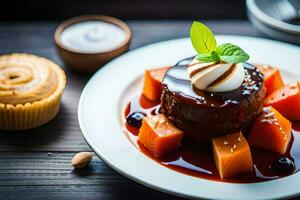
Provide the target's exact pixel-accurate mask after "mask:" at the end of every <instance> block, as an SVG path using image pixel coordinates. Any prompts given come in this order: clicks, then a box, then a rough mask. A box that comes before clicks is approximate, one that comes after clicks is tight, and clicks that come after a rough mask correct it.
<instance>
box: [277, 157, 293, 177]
mask: <svg viewBox="0 0 300 200" xmlns="http://www.w3.org/2000/svg"><path fill="white" fill-rule="evenodd" d="M271 169H272V170H273V171H274V172H276V173H279V174H291V173H293V171H294V170H295V164H294V162H293V161H292V160H290V159H289V158H287V157H281V158H279V159H277V160H275V161H274V162H273V163H272V164H271Z"/></svg>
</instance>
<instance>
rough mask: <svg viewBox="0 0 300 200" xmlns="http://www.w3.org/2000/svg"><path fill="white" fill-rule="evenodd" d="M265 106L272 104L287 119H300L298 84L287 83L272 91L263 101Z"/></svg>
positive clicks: (299, 89) (299, 88) (299, 86)
mask: <svg viewBox="0 0 300 200" xmlns="http://www.w3.org/2000/svg"><path fill="white" fill-rule="evenodd" d="M264 105H265V106H272V107H273V108H275V109H276V110H278V112H280V113H281V114H282V115H283V116H285V117H286V118H288V119H289V120H300V85H299V83H298V82H297V83H292V84H287V85H285V86H283V87H281V88H279V89H277V90H275V91H274V92H272V93H271V94H270V95H269V96H267V98H266V99H265V101H264Z"/></svg>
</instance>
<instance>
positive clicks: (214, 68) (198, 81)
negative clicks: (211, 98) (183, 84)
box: [187, 59, 245, 92]
mask: <svg viewBox="0 0 300 200" xmlns="http://www.w3.org/2000/svg"><path fill="white" fill-rule="evenodd" d="M187 71H188V74H189V78H190V80H191V82H192V85H193V86H194V87H196V88H197V89H200V90H206V91H209V92H227V91H231V90H235V89H237V88H239V87H240V86H241V85H242V83H243V80H244V77H245V71H244V67H243V65H242V63H238V64H228V63H213V62H208V63H207V62H202V61H198V60H197V59H194V60H193V61H192V62H191V63H190V64H189V65H188V68H187Z"/></svg>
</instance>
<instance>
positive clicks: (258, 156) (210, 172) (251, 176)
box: [123, 96, 300, 183]
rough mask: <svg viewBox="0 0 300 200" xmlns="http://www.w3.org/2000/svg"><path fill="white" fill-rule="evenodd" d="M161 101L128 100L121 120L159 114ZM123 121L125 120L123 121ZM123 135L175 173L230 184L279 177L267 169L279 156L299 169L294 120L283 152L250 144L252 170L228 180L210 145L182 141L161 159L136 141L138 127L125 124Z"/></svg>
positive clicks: (299, 137)
mask: <svg viewBox="0 0 300 200" xmlns="http://www.w3.org/2000/svg"><path fill="white" fill-rule="evenodd" d="M159 103H160V102H151V101H149V100H147V99H146V98H145V97H143V96H141V97H135V98H134V99H133V100H132V101H131V102H129V103H128V105H127V107H126V109H125V113H124V116H123V117H124V119H125V118H126V116H128V115H130V114H131V113H133V112H142V113H145V114H146V115H147V116H150V115H155V114H158V111H159V108H160V104H159ZM124 121H125V120H124ZM124 126H125V127H126V134H128V136H129V139H130V140H131V142H132V143H133V144H135V145H136V147H137V148H138V149H139V150H140V151H141V152H143V153H144V154H145V155H147V156H149V157H150V158H152V159H153V160H155V161H156V162H158V163H159V164H161V165H163V166H165V167H168V168H170V169H172V170H175V171H177V172H180V173H183V174H186V175H190V176H194V177H198V178H204V179H209V180H214V181H222V182H231V183H255V182H262V181H267V180H272V179H276V178H280V177H282V175H279V174H276V173H275V172H273V171H272V170H271V168H270V165H271V163H272V162H273V161H274V160H276V159H278V158H280V157H283V156H285V157H288V158H290V159H291V160H292V161H294V163H295V171H294V173H296V172H298V171H299V169H300V122H298V123H296V122H294V123H293V133H292V139H291V142H290V144H289V147H288V150H287V152H286V153H285V154H284V155H280V154H277V153H273V152H269V151H265V150H262V149H258V148H254V147H251V154H252V158H253V162H254V169H255V170H254V172H253V173H248V174H243V175H239V176H235V177H232V178H228V179H220V177H219V174H218V171H217V168H216V166H215V163H214V159H213V156H212V150H211V148H208V147H207V146H206V147H199V146H195V145H193V144H188V143H184V144H183V145H182V146H181V148H180V149H178V150H177V151H175V152H172V153H170V154H168V155H166V156H165V157H163V158H155V157H154V156H152V154H151V153H150V152H149V151H148V150H147V149H146V148H144V147H143V145H141V144H139V143H138V141H137V134H138V129H137V128H134V127H132V126H130V125H128V124H126V121H125V124H124Z"/></svg>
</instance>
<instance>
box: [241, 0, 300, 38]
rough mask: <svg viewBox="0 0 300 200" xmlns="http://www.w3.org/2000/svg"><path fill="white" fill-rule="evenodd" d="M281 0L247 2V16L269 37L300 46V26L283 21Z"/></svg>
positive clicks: (248, 0)
mask: <svg viewBox="0 0 300 200" xmlns="http://www.w3.org/2000/svg"><path fill="white" fill-rule="evenodd" d="M279 1H280V0H276V1H274V0H247V1H246V6H247V14H248V18H249V20H250V22H251V23H252V24H253V25H254V26H255V27H256V28H257V29H258V30H260V31H261V32H263V33H265V34H267V35H268V36H270V37H272V38H275V39H279V40H283V41H286V42H292V43H297V44H300V26H299V25H295V24H291V23H288V22H285V21H283V20H284V19H283V18H282V14H281V11H280V10H279V9H280V7H279V6H276V5H275V4H276V3H278V2H279Z"/></svg>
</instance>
